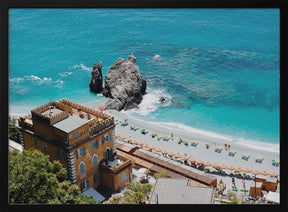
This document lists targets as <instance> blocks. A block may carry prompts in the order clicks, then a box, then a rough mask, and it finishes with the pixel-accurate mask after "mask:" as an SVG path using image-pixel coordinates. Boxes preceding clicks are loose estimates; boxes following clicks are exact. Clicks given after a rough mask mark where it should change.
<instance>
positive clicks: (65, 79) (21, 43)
mask: <svg viewBox="0 0 288 212" xmlns="http://www.w3.org/2000/svg"><path fill="white" fill-rule="evenodd" d="M279 30H280V28H279V10H278V9H10V10H9V113H11V114H23V113H29V112H30V110H31V109H32V108H35V107H37V106H39V105H41V104H44V103H46V102H47V101H50V100H59V99H61V98H67V99H70V100H72V101H77V102H79V103H81V104H85V103H87V102H91V101H94V100H99V99H103V98H105V97H103V96H102V95H96V94H93V93H91V92H90V90H89V82H90V72H91V70H92V67H93V64H94V63H95V62H97V63H98V62H99V61H102V63H103V68H102V72H103V74H105V73H106V72H107V71H108V70H109V66H110V65H113V64H114V62H115V61H116V60H117V59H118V58H119V57H122V58H127V57H128V55H129V54H132V53H133V55H134V56H135V57H136V58H137V65H138V66H139V68H140V71H141V74H142V76H143V78H144V79H146V80H147V92H146V94H145V95H144V99H143V101H142V103H141V105H140V107H139V109H134V110H130V111H126V112H125V113H127V114H129V115H131V116H135V117H137V118H141V119H144V120H147V121H154V122H161V123H163V122H165V123H167V126H170V127H171V128H173V127H175V126H178V127H180V128H183V129H185V130H188V131H189V130H192V129H198V130H203V132H204V133H205V132H213V133H217V134H218V135H221V136H224V137H226V138H229V139H230V140H231V141H232V142H233V141H234V142H240V143H243V144H246V145H254V146H261V147H263V145H264V146H265V145H267V148H268V149H274V150H275V149H276V150H277V149H278V150H279V142H280V141H279V140H280V138H279V137H280V136H279V134H280V132H279V131H280V130H279V128H280V126H279V120H280V112H279V100H280V95H279V93H280V91H279V89H280V88H279V87H280V86H279V84H280V67H279V60H280V58H279V57H280V50H279V49H280V47H279ZM161 96H163V97H165V99H166V101H165V102H164V103H163V104H160V103H159V102H158V99H159V98H160V97H161ZM259 142H260V143H259Z"/></svg>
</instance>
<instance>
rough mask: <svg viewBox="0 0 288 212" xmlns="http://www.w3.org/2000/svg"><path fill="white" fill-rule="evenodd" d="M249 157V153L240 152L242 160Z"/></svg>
mask: <svg viewBox="0 0 288 212" xmlns="http://www.w3.org/2000/svg"><path fill="white" fill-rule="evenodd" d="M249 157H250V155H249V154H247V153H243V154H242V159H244V160H248V159H249Z"/></svg>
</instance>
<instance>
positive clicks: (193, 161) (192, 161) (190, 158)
mask: <svg viewBox="0 0 288 212" xmlns="http://www.w3.org/2000/svg"><path fill="white" fill-rule="evenodd" d="M188 160H189V161H190V162H191V163H195V162H196V160H195V159H194V158H193V157H189V158H188Z"/></svg>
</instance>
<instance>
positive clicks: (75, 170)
mask: <svg viewBox="0 0 288 212" xmlns="http://www.w3.org/2000/svg"><path fill="white" fill-rule="evenodd" d="M18 123H19V128H20V129H21V132H22V138H23V144H24V149H30V148H35V149H37V150H39V151H41V152H42V153H44V154H48V155H49V156H50V159H51V160H52V161H53V160H59V161H60V162H61V163H62V165H63V167H65V168H66V169H67V173H68V177H69V180H70V181H71V182H72V183H74V184H76V185H78V186H79V187H80V189H81V191H82V192H85V191H87V190H88V189H89V191H91V189H90V188H92V190H93V189H96V188H97V187H99V186H100V185H104V186H106V187H107V188H109V189H111V190H113V191H117V190H118V189H120V188H122V187H124V186H125V185H126V183H127V182H130V181H131V173H132V165H131V160H130V159H127V158H123V157H121V158H119V156H118V155H117V151H116V144H115V123H114V117H112V116H109V115H107V114H105V113H102V112H100V111H97V110H94V109H91V108H88V107H85V106H83V105H80V104H78V103H75V102H72V101H69V100H67V99H61V100H59V101H50V102H48V103H47V104H44V105H42V106H40V107H37V108H35V109H33V110H31V114H29V115H27V116H25V117H20V118H19V120H18Z"/></svg>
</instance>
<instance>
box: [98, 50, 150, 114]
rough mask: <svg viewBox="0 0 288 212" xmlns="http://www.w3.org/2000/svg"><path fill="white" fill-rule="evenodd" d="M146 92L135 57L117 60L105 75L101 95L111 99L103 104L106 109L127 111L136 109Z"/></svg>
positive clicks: (144, 81)
mask: <svg viewBox="0 0 288 212" xmlns="http://www.w3.org/2000/svg"><path fill="white" fill-rule="evenodd" d="M145 91H146V80H144V79H143V78H142V76H141V73H140V70H139V67H138V66H137V65H136V57H134V56H133V55H129V56H128V59H127V60H125V59H123V58H119V59H118V60H116V62H115V65H111V66H110V69H109V71H108V72H107V73H106V74H105V83H104V89H103V95H104V96H106V97H109V98H111V99H110V100H108V101H107V102H106V104H105V108H107V109H115V110H118V111H120V110H122V109H124V110H128V109H131V108H137V107H138V105H139V104H140V103H141V101H142V99H143V94H144V93H145Z"/></svg>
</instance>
